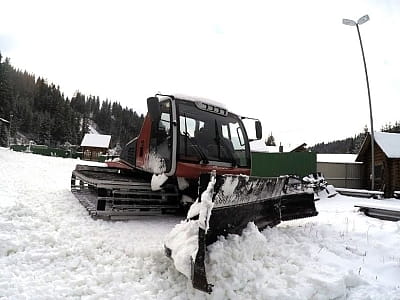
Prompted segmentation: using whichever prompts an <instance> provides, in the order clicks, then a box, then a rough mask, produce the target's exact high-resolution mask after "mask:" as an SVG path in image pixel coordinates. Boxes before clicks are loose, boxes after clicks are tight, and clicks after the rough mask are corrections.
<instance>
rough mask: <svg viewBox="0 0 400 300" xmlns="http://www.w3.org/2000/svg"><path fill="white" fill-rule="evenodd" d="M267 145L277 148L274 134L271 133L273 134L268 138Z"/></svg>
mask: <svg viewBox="0 0 400 300" xmlns="http://www.w3.org/2000/svg"><path fill="white" fill-rule="evenodd" d="M265 144H266V145H267V146H276V144H275V138H274V136H273V135H272V132H271V134H270V135H269V136H268V138H267V140H266V142H265Z"/></svg>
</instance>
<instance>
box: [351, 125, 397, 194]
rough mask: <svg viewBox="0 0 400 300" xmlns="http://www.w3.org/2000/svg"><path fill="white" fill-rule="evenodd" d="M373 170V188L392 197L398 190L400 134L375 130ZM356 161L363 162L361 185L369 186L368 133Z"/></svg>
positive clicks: (369, 149) (369, 148) (369, 143)
mask: <svg viewBox="0 0 400 300" xmlns="http://www.w3.org/2000/svg"><path fill="white" fill-rule="evenodd" d="M374 137H375V143H374V144H375V147H374V171H375V187H374V188H375V190H381V191H383V192H385V197H392V196H393V192H394V191H399V190H400V134H398V133H387V132H375V133H374ZM356 161H359V162H363V163H364V166H365V167H364V170H363V176H362V179H363V180H362V185H363V187H364V188H368V189H370V188H371V173H372V172H371V171H372V168H371V136H370V135H369V134H368V135H367V137H366V138H365V140H364V143H363V144H362V146H361V149H360V152H359V153H358V156H357V158H356Z"/></svg>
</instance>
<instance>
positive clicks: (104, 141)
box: [81, 133, 111, 161]
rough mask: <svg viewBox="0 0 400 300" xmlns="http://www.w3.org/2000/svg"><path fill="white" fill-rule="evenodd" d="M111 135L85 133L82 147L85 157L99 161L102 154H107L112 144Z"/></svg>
mask: <svg viewBox="0 0 400 300" xmlns="http://www.w3.org/2000/svg"><path fill="white" fill-rule="evenodd" d="M110 141H111V135H104V134H89V133H87V134H85V136H84V137H83V140H82V143H81V148H82V152H83V159H86V160H95V161H97V160H98V158H99V156H100V155H101V154H106V153H107V150H108V148H109V146H110Z"/></svg>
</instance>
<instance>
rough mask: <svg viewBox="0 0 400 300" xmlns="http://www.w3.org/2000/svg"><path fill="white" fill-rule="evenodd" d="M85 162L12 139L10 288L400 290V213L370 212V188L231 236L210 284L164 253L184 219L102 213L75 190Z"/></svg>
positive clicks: (298, 292) (247, 295) (137, 294)
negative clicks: (19, 147)
mask: <svg viewBox="0 0 400 300" xmlns="http://www.w3.org/2000/svg"><path fill="white" fill-rule="evenodd" d="M77 163H82V162H81V161H79V160H72V159H62V158H54V157H44V156H39V155H34V154H27V153H17V152H12V151H9V150H7V149H4V148H0V270H1V271H0V299H400V252H399V251H398V249H400V224H399V222H397V223H396V222H389V221H381V220H377V219H372V218H369V217H366V216H364V215H363V214H361V213H358V212H357V209H355V208H354V207H353V205H354V203H355V202H357V201H359V200H360V199H359V198H350V197H345V196H340V195H338V196H336V197H334V198H331V199H322V200H320V201H318V202H317V203H316V204H317V209H318V210H319V212H320V214H319V216H317V217H313V218H309V219H303V220H296V221H291V222H285V223H282V224H281V225H279V226H278V227H276V228H272V229H267V230H264V231H263V232H261V233H260V232H259V231H258V230H257V229H256V228H255V226H254V225H252V224H249V226H248V227H247V229H246V230H245V232H244V234H243V235H242V236H241V237H239V236H235V235H231V236H228V237H227V238H226V239H225V238H221V239H220V240H219V241H218V242H216V243H214V244H213V245H211V246H210V247H209V252H208V253H209V255H208V259H207V261H206V268H207V272H208V278H209V281H210V282H212V283H213V284H214V285H215V286H214V291H213V293H212V294H211V295H206V294H204V293H202V292H199V291H196V290H193V289H192V287H191V284H190V282H189V281H188V280H187V279H186V277H184V276H183V275H181V274H180V273H179V272H177V271H176V270H175V268H174V266H173V263H172V261H171V260H169V259H168V258H167V257H165V256H164V251H163V239H164V237H165V235H166V234H167V233H168V232H169V231H170V230H171V229H172V228H173V227H174V226H175V224H177V223H178V222H179V221H180V219H179V218H178V217H173V216H163V217H156V218H154V217H138V218H137V220H131V221H127V222H106V221H103V220H93V219H91V218H90V217H89V216H88V214H87V212H86V210H85V209H84V208H83V207H82V206H81V205H80V203H79V202H78V200H77V199H76V198H75V197H74V196H73V195H72V193H71V192H70V175H71V171H72V170H73V169H74V168H75V165H76V164H77ZM84 163H87V162H84Z"/></svg>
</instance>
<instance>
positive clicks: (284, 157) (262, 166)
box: [251, 152, 317, 177]
mask: <svg viewBox="0 0 400 300" xmlns="http://www.w3.org/2000/svg"><path fill="white" fill-rule="evenodd" d="M251 159H252V161H251V175H252V176H259V177H276V176H280V175H298V176H301V177H303V176H306V175H309V174H311V173H315V172H317V154H316V153H314V152H283V153H264V152H252V153H251Z"/></svg>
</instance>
